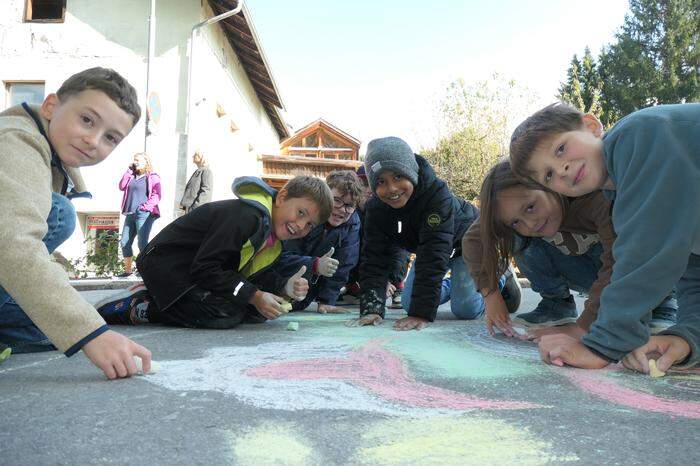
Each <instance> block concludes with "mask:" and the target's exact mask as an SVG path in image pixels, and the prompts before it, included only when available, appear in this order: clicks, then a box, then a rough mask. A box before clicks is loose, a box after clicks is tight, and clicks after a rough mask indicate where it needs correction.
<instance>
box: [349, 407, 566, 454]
mask: <svg viewBox="0 0 700 466" xmlns="http://www.w3.org/2000/svg"><path fill="white" fill-rule="evenodd" d="M360 443H361V444H363V445H365V446H364V448H360V449H359V450H358V452H357V454H356V456H355V458H353V461H352V463H356V464H372V465H389V464H391V465H397V464H399V465H400V464H415V465H421V466H423V465H432V464H435V465H441V466H449V465H471V464H474V465H479V466H483V465H490V464H498V465H503V464H518V465H539V464H546V463H550V462H555V463H562V462H566V461H578V460H579V458H578V457H577V456H576V455H573V454H572V455H566V456H558V455H556V454H555V453H553V451H552V444H551V443H548V442H544V441H541V440H538V439H537V438H536V437H535V436H534V435H532V434H531V433H530V432H529V431H528V430H527V429H526V428H517V427H514V426H512V425H509V424H508V423H506V422H504V421H501V420H498V419H491V418H487V417H483V416H473V415H470V416H469V417H461V418H428V419H390V420H387V421H384V422H380V423H377V424H374V425H373V426H372V427H370V428H369V430H367V431H366V432H364V433H363V434H362V439H361V440H360Z"/></svg>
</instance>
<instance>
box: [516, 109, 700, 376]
mask: <svg viewBox="0 0 700 466" xmlns="http://www.w3.org/2000/svg"><path fill="white" fill-rule="evenodd" d="M510 157H511V163H512V166H513V170H514V171H515V172H516V173H517V174H519V175H521V176H523V177H528V178H531V179H533V180H534V181H536V182H538V183H541V184H543V185H544V186H546V187H547V188H549V189H551V190H553V191H556V192H558V193H561V194H564V195H567V196H571V197H577V196H583V195H585V194H588V193H590V192H592V191H595V190H599V189H602V190H604V192H605V194H606V196H607V197H608V198H609V199H611V200H612V201H613V208H612V220H613V226H614V227H615V231H616V233H617V239H616V240H615V243H614V245H613V256H614V257H615V265H614V266H613V273H612V277H611V280H610V284H609V285H608V286H607V287H606V288H605V290H603V292H602V294H601V299H600V310H599V314H598V318H597V320H596V321H595V322H594V323H593V325H592V326H591V328H590V330H589V332H588V333H587V334H586V335H584V336H583V338H582V339H581V340H580V341H578V340H576V339H573V338H571V337H567V336H562V335H550V336H546V337H543V338H542V340H541V341H540V354H541V356H542V359H543V360H544V361H545V362H547V363H553V364H558V365H563V364H569V365H573V366H578V367H585V368H600V367H604V366H606V365H607V364H609V363H610V362H613V361H619V360H623V363H624V364H625V365H626V366H627V367H628V368H630V369H633V370H636V371H640V372H645V373H648V372H649V358H650V357H659V359H658V368H659V369H660V370H661V371H665V370H666V369H668V368H669V367H671V366H676V367H678V368H689V367H692V366H694V365H696V364H698V362H700V207H699V206H700V104H682V105H660V106H657V107H651V108H646V109H644V110H640V111H638V112H635V113H632V114H630V115H628V116H627V117H625V118H623V119H622V120H620V121H619V122H618V123H617V124H616V125H615V126H614V127H613V128H612V129H611V130H610V131H608V132H607V133H605V134H604V133H603V128H602V125H601V124H600V122H599V121H598V119H597V118H596V117H595V116H593V115H590V114H585V115H584V114H582V113H581V112H579V111H578V110H576V109H573V108H571V107H568V106H566V105H561V104H555V105H550V106H549V107H546V108H544V109H542V110H540V111H539V112H537V113H535V114H534V115H532V116H530V117H529V118H528V119H526V120H525V121H524V122H523V123H521V124H520V126H518V128H516V129H515V131H514V133H513V136H512V138H511V144H510ZM674 286H675V287H676V290H677V293H678V295H677V297H678V323H677V324H676V325H674V326H672V327H670V328H668V329H667V330H664V331H663V332H661V333H660V334H659V335H657V336H652V337H650V334H649V321H650V319H651V310H652V309H653V308H654V307H656V306H657V305H658V304H659V303H660V302H661V301H662V300H663V299H664V297H665V296H666V293H667V290H670V289H672V288H673V287H674Z"/></svg>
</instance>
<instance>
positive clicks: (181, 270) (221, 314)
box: [96, 176, 332, 328]
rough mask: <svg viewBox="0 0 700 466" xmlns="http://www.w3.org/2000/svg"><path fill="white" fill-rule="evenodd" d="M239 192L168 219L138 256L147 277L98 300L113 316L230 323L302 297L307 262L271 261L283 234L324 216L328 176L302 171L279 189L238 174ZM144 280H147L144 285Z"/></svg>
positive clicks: (198, 324)
mask: <svg viewBox="0 0 700 466" xmlns="http://www.w3.org/2000/svg"><path fill="white" fill-rule="evenodd" d="M233 191H234V193H235V194H236V196H238V199H229V200H224V201H218V202H211V203H208V204H205V205H203V206H201V207H199V208H197V209H195V210H193V211H192V212H190V213H188V214H187V215H184V216H182V217H180V218H178V219H177V220H175V221H174V222H172V223H171V224H170V225H168V226H167V227H165V228H164V229H163V230H162V231H161V232H160V233H158V235H156V237H155V238H153V240H151V242H150V243H148V246H146V248H145V249H144V251H142V252H141V253H140V254H139V256H138V259H137V261H136V263H137V266H138V270H139V272H140V273H141V276H142V277H143V281H144V284H143V285H140V286H138V285H137V286H136V287H133V288H132V289H130V290H127V291H126V292H124V293H121V294H120V295H118V296H113V297H111V298H108V299H106V300H105V301H104V302H103V303H98V305H97V306H96V307H97V309H98V311H99V312H100V314H102V316H103V317H104V318H105V320H106V321H107V323H110V324H127V325H134V324H137V323H145V322H153V323H163V324H168V325H175V326H182V327H195V328H231V327H234V326H236V325H238V324H239V323H241V322H242V321H243V320H244V319H246V320H247V321H257V322H259V321H263V320H265V319H276V318H277V317H279V316H280V314H281V313H282V312H284V309H283V307H282V305H283V303H284V301H285V300H284V298H282V297H281V296H282V295H285V296H286V297H288V298H289V299H295V300H301V299H304V297H305V296H306V293H307V291H308V283H307V281H306V279H304V278H302V275H303V274H304V272H305V271H306V269H305V267H301V269H300V270H299V271H298V272H297V273H296V274H294V275H293V276H292V277H282V276H280V275H278V274H277V273H276V272H275V270H274V269H273V267H272V265H273V264H274V263H275V261H276V260H277V258H278V257H279V255H280V253H281V251H282V244H281V240H286V239H292V238H301V237H303V236H306V235H307V234H308V233H309V231H311V230H312V229H313V228H314V227H315V226H316V225H319V224H320V223H323V222H325V221H326V219H327V218H328V216H329V215H330V212H331V206H332V196H331V192H330V189H329V188H328V186H326V184H325V183H324V182H323V180H320V179H317V178H313V177H308V176H298V177H296V178H294V179H292V180H290V181H289V182H288V183H287V184H286V185H285V186H284V188H282V189H281V190H280V191H279V192H276V191H275V190H273V189H272V188H270V187H269V186H268V185H266V184H265V183H264V182H263V181H262V180H260V179H259V178H253V177H243V178H237V179H236V180H235V181H234V183H233ZM144 285H145V287H144Z"/></svg>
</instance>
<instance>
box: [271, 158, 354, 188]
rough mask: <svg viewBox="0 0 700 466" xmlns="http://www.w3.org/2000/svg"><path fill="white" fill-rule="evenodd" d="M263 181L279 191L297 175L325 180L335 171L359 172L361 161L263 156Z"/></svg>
mask: <svg viewBox="0 0 700 466" xmlns="http://www.w3.org/2000/svg"><path fill="white" fill-rule="evenodd" d="M259 160H261V161H262V163H263V176H262V177H263V180H265V182H266V183H268V184H269V185H270V186H272V187H273V188H275V189H279V188H281V187H282V186H284V184H285V183H286V182H287V180H290V179H292V178H293V177H295V176H297V175H307V176H315V177H317V178H322V179H325V178H326V176H327V175H328V174H329V173H330V172H332V171H333V170H353V171H354V170H357V168H358V167H359V166H360V165H362V161H360V160H339V159H330V158H315V157H303V156H296V155H261V156H260V157H259Z"/></svg>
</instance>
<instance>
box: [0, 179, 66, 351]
mask: <svg viewBox="0 0 700 466" xmlns="http://www.w3.org/2000/svg"><path fill="white" fill-rule="evenodd" d="M46 223H47V224H48V227H49V228H48V231H47V232H46V236H44V239H43V241H44V244H45V245H46V249H48V251H49V254H50V253H52V252H53V251H54V250H55V249H56V248H57V247H58V246H60V245H61V244H62V243H63V242H64V241H65V240H67V239H68V238H70V235H72V234H73V230H75V209H74V208H73V204H71V202H70V201H69V200H68V199H67V198H66V197H64V196H61V195H60V194H56V193H53V194H52V195H51V212H49V217H48V218H47V219H46ZM37 285H38V286H39V285H40V284H37ZM0 342H2V343H4V344H6V345H7V346H9V347H10V348H12V352H13V353H33V352H36V351H51V350H55V349H56V347H55V346H53V345H52V344H51V342H50V341H49V339H48V337H47V336H46V335H44V333H43V332H42V331H41V330H39V328H37V326H36V325H34V323H33V322H32V320H31V319H30V318H29V316H27V314H25V313H24V311H23V310H22V309H21V308H20V307H19V306H18V305H17V303H15V301H14V300H13V299H12V297H11V296H10V295H9V294H8V293H7V291H5V289H4V288H3V287H2V286H0Z"/></svg>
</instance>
